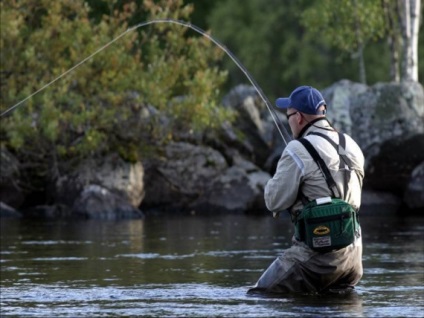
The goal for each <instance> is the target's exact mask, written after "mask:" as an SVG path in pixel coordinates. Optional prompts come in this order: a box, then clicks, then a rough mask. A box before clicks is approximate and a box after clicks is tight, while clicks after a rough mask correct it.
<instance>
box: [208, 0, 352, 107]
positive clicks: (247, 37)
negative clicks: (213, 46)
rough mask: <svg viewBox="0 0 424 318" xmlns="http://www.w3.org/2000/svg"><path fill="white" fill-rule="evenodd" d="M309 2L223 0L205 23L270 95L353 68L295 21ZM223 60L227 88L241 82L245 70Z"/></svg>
mask: <svg viewBox="0 0 424 318" xmlns="http://www.w3.org/2000/svg"><path fill="white" fill-rule="evenodd" d="M309 4H310V1H307V0H306V1H304V0H285V1H281V0H267V1H263V0H246V1H244V0H228V1H222V2H220V4H219V6H218V5H217V6H215V7H213V9H212V12H210V14H209V15H208V17H207V21H208V22H209V23H208V24H209V28H210V30H211V32H212V35H213V36H215V37H216V38H217V39H219V40H221V42H223V43H224V44H225V45H226V46H227V47H228V48H229V49H230V50H232V52H233V53H234V54H235V55H236V56H237V57H238V58H239V60H240V61H241V62H242V63H243V64H244V66H245V67H246V69H247V70H248V71H249V73H250V74H251V75H252V77H254V78H255V80H256V82H257V83H258V84H259V85H260V86H261V88H262V89H263V91H264V92H265V93H266V94H267V95H268V96H269V97H270V99H273V98H275V97H277V96H279V95H280V94H289V93H290V91H291V90H293V89H294V88H295V87H296V86H298V85H300V84H310V85H314V86H316V87H318V88H324V87H325V86H326V85H331V84H332V83H333V82H334V80H335V78H336V79H340V78H346V77H348V76H347V75H348V74H351V73H352V71H353V70H354V65H353V64H352V63H351V62H350V59H349V57H348V56H341V55H340V53H339V52H337V51H335V50H333V49H331V47H330V46H329V45H328V44H327V43H326V41H325V39H322V38H321V37H317V36H313V35H311V34H309V33H307V32H305V29H304V27H303V26H302V25H301V24H300V19H301V13H302V12H303V10H304V9H305V8H306V7H307V6H308V5H309ZM225 61H226V63H225V68H226V69H228V70H229V71H230V86H233V85H236V84H239V83H240V82H244V81H245V80H246V79H245V76H244V74H243V73H242V72H241V71H240V70H238V69H237V67H236V66H235V65H234V63H232V61H228V60H225ZM341 65H343V67H341Z"/></svg>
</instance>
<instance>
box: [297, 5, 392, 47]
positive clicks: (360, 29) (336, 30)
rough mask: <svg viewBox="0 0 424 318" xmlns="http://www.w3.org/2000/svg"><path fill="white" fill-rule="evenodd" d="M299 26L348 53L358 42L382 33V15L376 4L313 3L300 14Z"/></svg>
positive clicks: (376, 36) (379, 35) (366, 40)
mask: <svg viewBox="0 0 424 318" xmlns="http://www.w3.org/2000/svg"><path fill="white" fill-rule="evenodd" d="M302 23H303V24H304V25H305V26H306V27H307V28H308V30H309V32H312V33H313V34H314V35H315V36H319V37H321V38H324V39H325V40H326V42H327V43H330V44H332V45H334V46H336V47H337V48H339V49H341V50H342V51H348V52H349V51H350V52H352V53H354V52H356V50H357V49H358V46H359V45H360V44H361V43H366V42H368V41H370V40H374V41H375V40H378V39H380V38H381V37H382V36H383V34H384V15H383V14H382V11H381V6H380V3H379V2H378V1H364V0H339V1H331V0H317V1H314V2H313V5H311V6H310V7H308V8H307V9H306V10H305V11H304V12H303V14H302Z"/></svg>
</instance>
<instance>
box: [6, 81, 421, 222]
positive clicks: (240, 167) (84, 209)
mask: <svg viewBox="0 0 424 318" xmlns="http://www.w3.org/2000/svg"><path fill="white" fill-rule="evenodd" d="M323 95H324V97H325V99H326V101H327V104H328V118H329V120H330V122H332V124H333V125H334V126H335V128H337V129H339V130H340V131H342V132H346V133H348V134H350V135H351V136H352V137H353V138H354V139H355V140H356V141H357V142H358V144H359V145H360V147H361V148H362V150H363V152H364V155H365V159H366V166H365V181H364V193H363V196H362V201H363V203H362V209H361V210H362V211H364V213H366V211H377V213H380V211H381V214H385V213H404V214H407V213H419V212H423V211H424V90H423V87H422V85H421V84H420V83H416V82H410V83H378V84H376V85H373V86H371V87H369V86H366V85H362V84H358V83H353V82H350V81H347V80H342V81H340V82H337V83H335V84H333V85H332V86H330V87H328V88H326V89H325V90H323ZM223 104H224V106H225V107H231V108H233V109H235V110H236V111H237V114H238V116H237V120H236V121H235V123H234V124H233V125H229V124H228V125H224V126H223V127H222V129H221V130H220V131H219V132H218V133H216V132H215V133H212V132H207V131H206V132H204V133H203V134H201V135H193V134H191V133H190V132H187V134H184V135H181V136H178V138H177V139H175V140H174V141H172V142H170V143H168V144H167V145H165V146H163V148H162V149H161V151H160V155H157V156H154V157H146V158H144V159H143V160H140V161H137V162H127V161H124V160H123V159H122V158H121V157H120V156H119V155H118V154H109V155H107V156H105V157H103V158H100V159H99V158H97V159H94V158H90V159H87V160H85V161H84V162H82V163H81V164H79V165H78V166H77V167H76V168H75V169H74V170H73V171H72V172H71V173H69V174H67V175H60V176H57V177H56V178H55V180H52V181H50V183H49V184H48V185H47V186H46V187H45V188H46V191H44V192H43V193H31V191H28V190H23V189H21V187H20V186H19V185H20V182H19V180H20V179H19V178H20V177H21V176H20V173H19V172H20V165H21V163H20V162H18V160H17V159H16V158H15V157H14V156H13V154H12V153H10V152H9V151H8V150H7V149H5V148H4V147H2V148H1V149H0V155H1V170H0V216H2V217H36V218H83V219H108V220H116V219H133V218H142V217H143V216H144V215H149V214H157V213H178V212H180V213H191V214H211V213H249V214H263V213H266V211H267V210H266V208H265V205H264V202H263V188H264V185H265V184H266V182H267V181H268V179H269V178H271V175H272V174H273V172H274V169H275V165H276V162H277V161H278V159H279V157H280V155H281V152H282V150H283V148H284V142H283V141H282V139H281V136H279V135H278V132H277V129H276V127H275V124H274V122H273V121H272V118H271V117H270V114H269V112H268V110H267V108H266V105H264V104H263V102H262V101H261V100H260V98H259V96H258V94H257V93H256V91H255V89H254V88H253V87H251V86H246V85H240V86H237V87H235V88H234V89H233V90H232V91H231V92H230V93H229V94H228V95H227V96H225V98H224V99H223ZM283 117H284V116H281V118H282V120H283V122H284V124H285V125H286V122H285V119H283ZM286 129H288V127H286ZM240 133H241V135H240ZM374 213H375V212H374Z"/></svg>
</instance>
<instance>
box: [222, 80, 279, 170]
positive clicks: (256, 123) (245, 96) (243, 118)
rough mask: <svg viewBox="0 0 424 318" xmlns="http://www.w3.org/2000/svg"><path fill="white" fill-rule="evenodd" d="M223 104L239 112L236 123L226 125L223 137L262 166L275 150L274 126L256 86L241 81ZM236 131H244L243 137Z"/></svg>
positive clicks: (224, 99)
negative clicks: (273, 147)
mask: <svg viewBox="0 0 424 318" xmlns="http://www.w3.org/2000/svg"><path fill="white" fill-rule="evenodd" d="M222 104H223V105H224V106H225V107H228V108H232V109H234V110H235V111H236V112H237V117H236V120H235V123H234V125H233V126H231V127H228V126H225V127H224V135H223V137H224V141H225V142H226V143H227V144H229V145H230V146H233V147H235V148H236V149H237V150H239V151H240V152H241V153H243V155H245V156H246V157H248V158H249V160H251V161H253V162H254V163H255V164H257V165H259V166H261V167H262V166H263V165H264V163H265V161H266V160H267V158H268V155H269V154H270V152H271V151H272V146H273V138H274V131H275V127H274V126H273V124H272V123H270V122H269V120H268V117H269V114H268V111H267V110H266V106H265V104H264V102H263V101H262V100H261V98H260V96H259V94H258V93H257V91H256V89H255V88H254V87H253V86H249V85H238V86H236V87H234V88H233V89H232V90H231V91H230V92H229V93H228V94H227V95H226V96H225V97H224V98H223V100H222ZM237 131H238V132H241V133H242V136H241V138H240V136H239V135H240V134H238V133H237Z"/></svg>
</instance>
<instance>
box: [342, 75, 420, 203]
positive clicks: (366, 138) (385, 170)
mask: <svg viewBox="0 0 424 318" xmlns="http://www.w3.org/2000/svg"><path fill="white" fill-rule="evenodd" d="M350 105H351V108H350V114H351V118H352V123H353V125H352V137H353V138H354V139H355V140H356V141H357V142H358V144H359V145H360V147H361V148H362V150H363V152H364V155H365V159H366V171H365V174H366V178H365V185H367V186H369V187H371V188H373V189H375V190H379V191H389V192H393V193H396V194H398V195H400V196H403V193H404V191H405V189H406V187H407V184H408V182H409V176H410V175H411V172H412V171H413V170H414V169H415V168H416V167H417V166H418V165H419V164H420V163H421V162H423V161H424V90H423V87H422V85H421V84H419V83H417V82H406V83H379V84H376V85H374V86H372V87H370V88H368V89H367V90H366V91H365V92H363V93H361V94H358V95H357V96H355V98H352V99H350Z"/></svg>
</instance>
